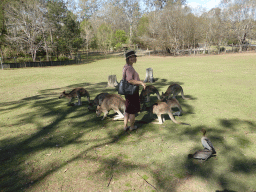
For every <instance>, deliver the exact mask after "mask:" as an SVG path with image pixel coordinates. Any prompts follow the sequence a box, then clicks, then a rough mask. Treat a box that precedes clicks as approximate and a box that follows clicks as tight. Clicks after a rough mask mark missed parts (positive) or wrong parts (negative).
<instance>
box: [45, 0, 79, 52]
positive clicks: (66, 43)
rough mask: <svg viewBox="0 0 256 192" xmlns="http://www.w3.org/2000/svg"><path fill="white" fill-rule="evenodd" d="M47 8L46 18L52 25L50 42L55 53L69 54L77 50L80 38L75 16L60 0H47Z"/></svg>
mask: <svg viewBox="0 0 256 192" xmlns="http://www.w3.org/2000/svg"><path fill="white" fill-rule="evenodd" d="M47 10H48V12H47V18H48V20H49V22H50V23H52V24H53V25H54V28H53V30H52V31H51V42H52V46H53V47H55V51H56V55H57V56H58V55H59V54H60V53H61V54H64V55H71V53H72V52H73V51H74V52H77V51H78V49H79V48H80V47H81V45H82V39H81V37H80V24H79V22H78V21H77V18H76V16H75V15H74V14H73V13H72V12H71V11H69V10H68V9H67V7H66V5H65V3H64V2H63V1H61V0H59V1H48V3H47Z"/></svg>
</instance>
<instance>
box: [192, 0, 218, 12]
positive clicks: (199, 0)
mask: <svg viewBox="0 0 256 192" xmlns="http://www.w3.org/2000/svg"><path fill="white" fill-rule="evenodd" d="M220 1H221V0H187V4H188V5H189V6H190V7H192V8H197V7H198V6H199V7H200V6H202V7H203V8H205V9H206V10H207V11H209V10H211V9H212V8H215V7H217V6H218V4H219V3H220Z"/></svg>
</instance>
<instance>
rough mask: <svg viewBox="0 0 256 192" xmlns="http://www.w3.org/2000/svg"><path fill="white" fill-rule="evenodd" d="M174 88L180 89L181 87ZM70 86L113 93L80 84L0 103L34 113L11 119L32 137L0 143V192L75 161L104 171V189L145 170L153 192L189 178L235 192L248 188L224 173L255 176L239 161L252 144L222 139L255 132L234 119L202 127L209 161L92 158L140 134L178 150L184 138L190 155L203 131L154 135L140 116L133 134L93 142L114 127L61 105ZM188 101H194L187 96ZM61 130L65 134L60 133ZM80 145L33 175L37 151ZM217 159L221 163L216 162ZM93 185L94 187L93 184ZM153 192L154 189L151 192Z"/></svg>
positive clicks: (21, 187)
mask: <svg viewBox="0 0 256 192" xmlns="http://www.w3.org/2000/svg"><path fill="white" fill-rule="evenodd" d="M176 83H177V82H176ZM178 83H179V84H181V85H182V83H181V82H178ZM170 84H171V82H169V83H168V81H167V80H165V79H158V81H157V82H155V83H154V85H155V86H156V87H157V88H158V89H163V88H164V87H167V86H169V85H170ZM74 87H85V88H86V89H87V90H88V91H89V93H90V94H91V95H92V96H96V95H97V94H98V93H100V92H112V93H116V91H115V90H114V89H108V88H106V83H105V82H101V83H98V84H88V83H81V84H76V85H72V86H69V87H65V88H60V89H59V90H56V89H47V90H42V91H41V93H40V95H37V96H33V97H28V98H24V99H22V100H20V101H17V102H8V103H2V104H0V108H1V112H6V111H10V110H15V109H21V108H27V107H28V108H31V109H33V110H34V111H32V112H29V111H28V112H26V111H24V113H23V114H22V115H18V116H15V115H14V117H17V118H19V119H20V122H17V123H16V124H14V125H13V126H20V125H21V124H35V125H36V128H37V130H36V131H33V132H34V133H31V130H30V132H29V133H26V132H24V133H23V134H20V135H16V136H14V137H12V136H9V137H5V138H4V139H2V140H1V141H0V149H1V150H0V161H1V165H0V168H1V173H0V178H1V181H0V187H1V189H2V190H3V191H25V190H26V189H27V188H30V187H33V185H35V184H37V183H39V182H40V181H42V180H44V179H45V178H46V177H47V176H49V175H52V174H53V173H55V172H57V171H58V170H60V169H62V168H64V167H65V166H67V165H68V164H71V163H72V162H74V161H77V160H79V159H81V160H87V161H89V162H97V163H98V164H99V167H97V168H96V170H95V171H94V172H93V174H96V175H99V174H101V173H102V172H103V173H104V175H105V177H104V178H102V182H103V183H106V186H107V184H108V183H109V182H111V178H112V177H120V176H122V175H124V174H127V173H129V172H134V171H138V172H139V171H147V172H149V173H150V177H151V178H153V179H154V182H155V184H156V186H155V187H156V189H157V190H158V191H175V190H176V189H177V188H178V187H179V185H180V183H182V182H186V180H187V179H188V178H193V177H199V178H202V179H203V180H206V181H208V182H216V183H218V184H219V187H220V188H219V189H216V191H217V190H222V191H223V190H224V191H229V189H231V191H232V189H234V188H237V189H239V191H247V190H248V186H246V185H245V184H243V183H240V182H239V180H238V179H237V178H235V177H229V174H227V171H228V172H230V173H231V174H242V175H246V176H252V175H253V174H254V173H255V171H256V169H255V166H256V160H255V159H251V158H248V157H246V156H244V155H243V150H242V149H244V148H246V147H247V146H251V145H252V143H251V142H250V140H249V139H248V138H247V137H246V136H245V135H234V141H235V142H236V145H235V146H236V147H235V146H234V145H232V144H230V143H228V142H227V141H226V139H225V137H227V135H230V134H231V133H234V134H235V133H236V131H237V129H238V128H240V127H246V128H245V132H246V131H247V132H248V131H250V132H253V131H255V127H256V126H255V123H254V122H250V121H247V120H239V119H219V124H220V128H207V131H208V133H209V136H208V137H209V138H210V139H211V141H212V142H213V144H214V146H215V148H216V150H217V157H216V158H211V159H209V160H208V161H207V162H198V161H195V160H190V159H187V155H188V154H186V153H182V154H181V155H178V156H172V155H170V157H169V158H167V159H164V162H162V163H160V162H155V161H152V162H151V163H150V164H148V163H146V162H145V163H139V162H132V161H130V160H129V159H126V158H124V157H123V156H122V155H120V154H116V155H114V156H111V157H109V158H108V157H103V156H99V155H98V154H97V148H100V147H104V146H106V145H109V146H112V145H120V144H124V145H127V146H129V145H134V143H139V142H140V141H141V140H144V138H143V135H144V133H145V131H148V132H152V133H153V134H152V135H153V136H151V137H152V138H147V139H148V142H149V143H148V144H149V145H150V144H151V143H150V142H151V141H150V139H156V138H159V137H161V138H162V140H164V141H168V140H172V141H173V142H175V143H177V145H179V144H181V143H182V141H184V140H187V139H189V140H191V141H194V142H195V143H198V145H196V146H191V149H190V151H191V152H194V151H195V150H198V149H201V143H200V138H201V136H198V133H199V132H200V130H201V129H202V128H205V126H198V127H194V126H193V125H192V126H191V127H186V126H180V127H181V128H180V127H179V128H178V129H176V130H175V129H174V128H175V127H176V126H179V125H175V124H171V128H172V129H173V131H170V132H169V134H166V133H161V132H159V131H158V130H157V129H156V128H154V127H153V128H152V127H151V128H147V127H148V123H150V122H151V120H150V119H149V117H148V116H147V115H144V116H143V117H142V118H141V119H140V120H139V121H138V124H139V125H140V129H139V130H138V131H133V132H124V131H123V129H120V130H118V131H116V130H112V129H110V130H108V131H107V136H105V137H100V136H99V137H100V138H97V134H96V135H95V136H94V137H93V138H90V137H89V135H90V133H91V132H93V133H99V135H100V130H101V129H103V128H106V127H107V128H111V127H112V125H113V124H115V125H117V123H116V122H115V123H113V121H111V119H110V118H108V119H106V120H104V121H101V120H100V118H97V117H96V116H95V113H94V112H90V111H88V109H87V105H86V104H87V102H85V105H83V106H80V107H71V106H66V104H65V102H66V101H65V100H59V99H58V96H59V95H58V93H60V92H61V91H63V90H64V89H66V90H67V88H68V89H70V90H72V88H74ZM189 97H190V98H193V97H192V96H189ZM155 99H156V97H155V96H153V99H152V100H153V101H154V100H155ZM177 99H178V100H179V101H180V102H181V105H182V107H183V110H184V112H185V113H186V114H192V113H194V108H193V106H192V105H190V102H189V101H185V100H182V99H181V98H180V97H178V98H177ZM193 99H196V98H193ZM83 101H84V100H83ZM153 101H152V102H153ZM110 116H111V115H110ZM44 117H49V118H52V119H51V120H50V121H49V122H48V121H47V122H41V121H40V118H44ZM73 120H76V121H73ZM121 124H122V122H121ZM5 126H6V125H5ZM62 126H64V127H65V129H62ZM171 128H169V127H168V130H172V129H171ZM245 134H246V133H245ZM85 135H88V137H86V139H83V140H81V138H82V137H84V136H85ZM62 136H63V137H62ZM130 136H137V137H134V140H133V141H127V138H128V137H130ZM81 143H82V144H84V145H85V147H84V148H82V149H79V153H77V154H76V155H74V156H70V158H68V160H66V161H61V162H59V161H57V160H56V159H52V161H50V162H49V163H48V164H47V165H46V166H45V167H44V169H43V170H37V166H35V165H34V162H33V161H32V160H31V156H33V155H34V154H36V153H38V152H40V153H47V152H45V150H46V149H59V150H61V151H63V150H65V147H66V146H69V145H77V144H81ZM44 155H45V154H44ZM42 159H43V157H42ZM219 159H224V160H221V162H219ZM226 161H227V162H229V163H228V164H229V167H227V168H225V169H219V168H218V166H220V165H221V163H223V162H226ZM173 167H175V169H173ZM173 170H175V171H173ZM170 173H171V174H170ZM137 179H138V180H139V179H141V178H140V177H139V176H138V178H137ZM141 180H142V179H141ZM95 182H98V180H97V181H95ZM152 190H154V189H153V188H152Z"/></svg>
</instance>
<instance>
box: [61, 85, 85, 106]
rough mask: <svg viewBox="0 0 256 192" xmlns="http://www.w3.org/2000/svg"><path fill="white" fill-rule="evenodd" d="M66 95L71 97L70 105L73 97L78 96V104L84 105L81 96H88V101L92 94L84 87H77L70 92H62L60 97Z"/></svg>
mask: <svg viewBox="0 0 256 192" xmlns="http://www.w3.org/2000/svg"><path fill="white" fill-rule="evenodd" d="M63 97H66V98H68V99H69V102H68V105H71V101H72V100H73V98H75V97H77V99H78V103H77V105H82V102H81V97H87V99H88V102H90V95H89V93H88V91H86V90H85V89H84V88H81V87H79V88H75V89H73V90H72V91H71V92H70V93H66V92H65V90H64V91H63V92H62V93H61V94H60V96H59V99H60V98H63Z"/></svg>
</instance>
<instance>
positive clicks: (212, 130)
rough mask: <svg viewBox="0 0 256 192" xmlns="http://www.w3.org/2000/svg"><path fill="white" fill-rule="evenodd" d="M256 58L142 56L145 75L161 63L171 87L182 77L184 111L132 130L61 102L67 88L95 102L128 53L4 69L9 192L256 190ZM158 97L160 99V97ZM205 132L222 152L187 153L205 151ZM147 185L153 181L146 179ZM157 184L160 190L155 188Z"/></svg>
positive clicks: (2, 112)
mask: <svg viewBox="0 0 256 192" xmlns="http://www.w3.org/2000/svg"><path fill="white" fill-rule="evenodd" d="M255 60H256V54H253V53H250V54H247V53H246V54H228V55H218V56H196V57H193V56H192V57H152V56H148V57H139V58H138V62H137V63H136V64H135V65H134V67H135V68H136V70H137V71H138V73H139V74H140V77H141V79H144V78H145V71H146V68H148V67H152V68H153V70H154V77H155V78H156V79H157V81H156V82H155V83H154V85H155V86H156V87H157V88H158V90H159V92H164V91H165V90H166V88H167V87H168V86H169V85H170V84H171V83H173V82H176V83H179V84H180V85H181V86H182V87H183V89H184V93H185V96H187V97H190V98H191V100H183V99H182V98H181V97H178V100H179V101H180V103H181V105H182V107H183V110H184V115H183V116H181V117H176V119H177V120H178V121H181V122H186V123H189V124H191V126H185V125H176V124H174V123H173V122H172V121H171V120H170V119H169V118H167V121H166V122H165V123H164V124H163V125H155V124H151V123H145V121H148V120H149V119H148V114H147V113H146V112H143V113H141V114H139V115H138V116H137V117H136V121H137V124H138V125H139V129H138V130H136V131H132V132H124V131H123V122H122V121H112V120H111V116H113V114H114V113H113V112H111V113H110V115H109V116H110V117H108V118H107V119H106V120H104V121H101V120H100V118H97V117H96V115H95V113H94V112H91V111H88V109H87V100H86V99H84V98H83V99H82V101H83V104H84V105H82V106H73V107H71V106H67V100H65V99H58V96H59V94H60V93H61V92H62V91H63V90H66V91H71V90H72V89H73V88H75V87H78V86H79V87H84V88H86V89H87V90H88V91H89V93H90V95H91V98H92V99H93V98H94V97H95V96H96V95H97V94H99V93H100V92H109V93H116V91H115V90H114V89H113V88H107V87H106V85H107V79H108V76H109V75H113V74H115V75H117V79H118V81H119V80H120V79H121V75H122V74H121V71H122V67H123V65H124V59H123V58H109V59H99V60H95V61H92V62H90V63H87V64H83V65H77V66H74V65H72V66H63V67H45V68H24V69H14V70H3V71H2V70H1V71H0V73H1V76H0V80H1V83H0V94H1V99H0V100H1V102H0V117H1V121H0V160H1V165H0V170H1V172H0V178H1V180H0V189H1V191H93V192H94V191H156V189H157V190H158V191H164V192H165V191H209V192H210V191H216V190H220V191H223V190H225V189H226V190H231V191H232V190H233V191H255V190H256V183H255V171H256V159H255V153H256V149H255V144H256V143H255V140H256V135H255V129H256V119H255V116H256V111H255V109H256V99H255V95H256V90H255V87H256V77H255V74H256V64H255ZM152 99H153V101H154V100H156V99H157V98H156V96H155V95H154V96H152ZM201 128H205V129H206V130H207V135H208V137H209V138H210V139H211V141H212V143H213V144H214V146H215V148H216V151H217V156H216V157H214V158H211V159H209V160H208V161H206V162H200V161H196V160H191V159H187V155H188V154H189V153H193V152H195V151H196V150H197V149H202V145H201V141H200V138H201V136H202V135H201V133H200V130H201ZM145 180H146V181H147V182H148V183H147V182H146V181H145ZM151 185H152V186H154V187H155V188H156V189H155V188H154V187H152V186H151Z"/></svg>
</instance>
